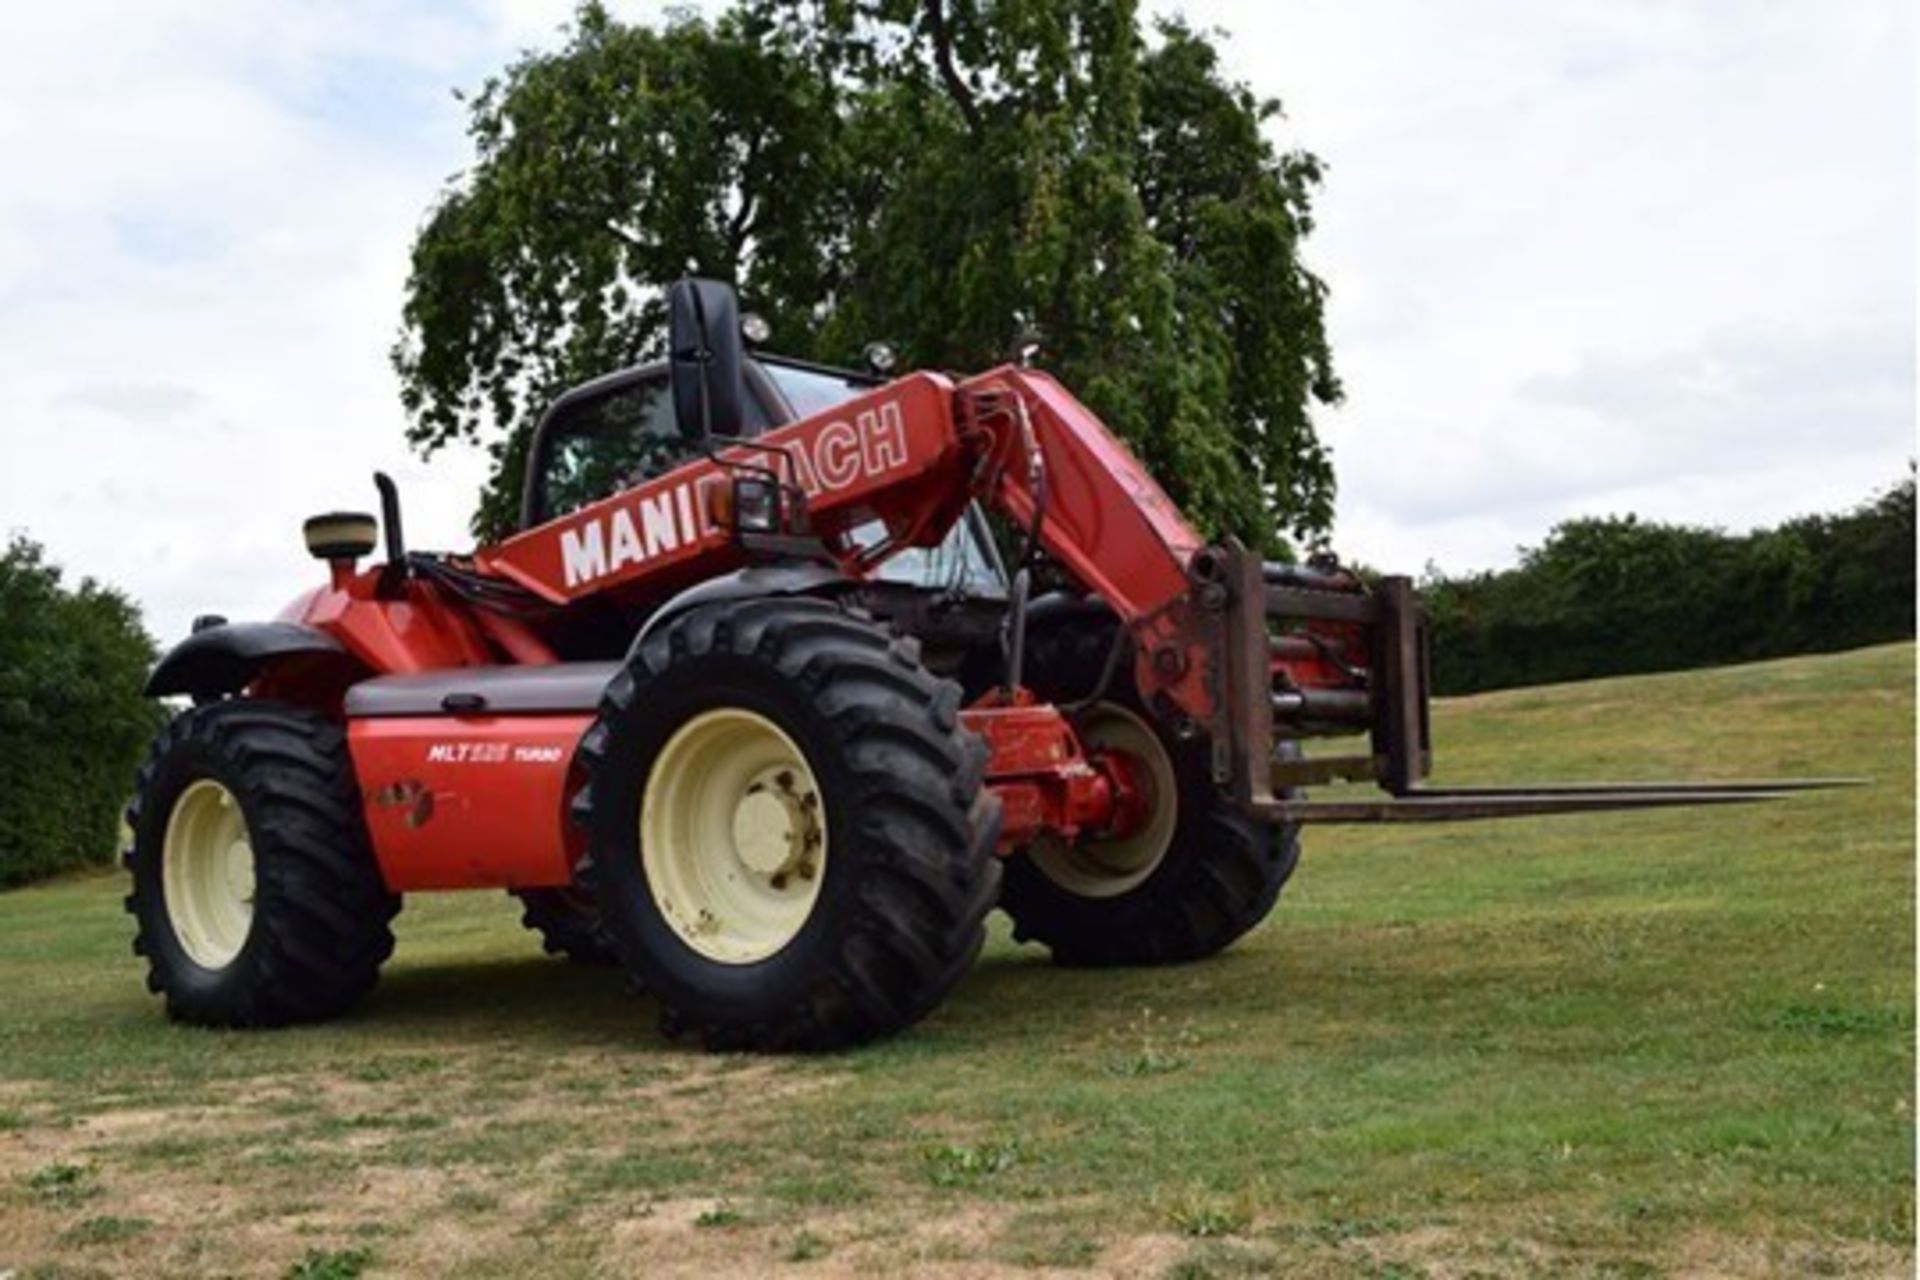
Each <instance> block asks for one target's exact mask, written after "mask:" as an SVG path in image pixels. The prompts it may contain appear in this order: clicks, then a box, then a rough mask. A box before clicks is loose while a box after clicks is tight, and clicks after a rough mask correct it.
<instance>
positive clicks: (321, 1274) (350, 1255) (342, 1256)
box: [287, 1249, 373, 1280]
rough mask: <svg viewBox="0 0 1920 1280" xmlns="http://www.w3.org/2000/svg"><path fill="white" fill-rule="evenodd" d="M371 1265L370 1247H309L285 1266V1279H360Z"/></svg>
mask: <svg viewBox="0 0 1920 1280" xmlns="http://www.w3.org/2000/svg"><path fill="white" fill-rule="evenodd" d="M372 1265H373V1250H371V1249H309V1250H307V1251H306V1252H305V1253H303V1254H301V1255H300V1260H299V1261H298V1262H296V1263H294V1264H293V1265H292V1266H291V1267H289V1268H287V1280H360V1277H361V1276H363V1275H365V1274H366V1272H367V1268H368V1267H370V1266H372Z"/></svg>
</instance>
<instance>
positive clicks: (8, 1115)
mask: <svg viewBox="0 0 1920 1280" xmlns="http://www.w3.org/2000/svg"><path fill="white" fill-rule="evenodd" d="M26 1127H27V1118H26V1117H25V1116H23V1115H21V1114H20V1113H19V1112H18V1111H0V1133H18V1132H19V1131H20V1130H22V1129H24V1128H26Z"/></svg>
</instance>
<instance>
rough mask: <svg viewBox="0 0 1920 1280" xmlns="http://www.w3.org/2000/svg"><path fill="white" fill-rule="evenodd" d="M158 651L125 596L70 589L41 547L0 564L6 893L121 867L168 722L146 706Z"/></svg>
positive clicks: (0, 849)
mask: <svg viewBox="0 0 1920 1280" xmlns="http://www.w3.org/2000/svg"><path fill="white" fill-rule="evenodd" d="M153 659H154V647H153V641H152V640H151V639H150V638H149V637H148V636H147V633H146V631H145V630H143V629H142V627H141V625H140V613H139V610H138V609H136V608H135V607H134V606H133V605H132V604H131V603H129V602H128V600H127V599H126V597H124V596H122V595H121V594H120V593H119V592H117V591H114V590H112V589H111V588H108V587H102V586H100V585H98V584H97V583H95V582H94V581H93V580H92V579H85V580H83V581H82V582H81V583H80V585H79V586H78V587H77V588H72V589H69V588H67V587H65V586H63V585H62V583H61V576H60V570H59V569H57V568H55V567H54V566H53V565H50V564H48V563H47V562H46V558H45V554H44V553H43V552H42V550H41V549H40V547H39V546H37V545H36V544H34V543H32V542H30V541H28V540H27V539H26V538H24V537H20V536H17V535H16V536H15V537H14V538H13V539H12V541H11V542H9V543H8V544H7V548H6V553H5V554H4V555H3V556H0V888H7V887H10V886H13V885H19V884H24V883H26V882H27V881H29V880H36V879H39V878H41V877H43V876H48V875H52V874H54V873H55V872H59V871H65V870H68V869H70V868H74V867H83V866H89V865H98V864H101V863H106V862H109V861H111V860H112V858H113V855H114V851H115V849H116V848H117V846H118V839H117V833H118V825H119V819H120V811H121V809H122V807H123V806H124V805H125V804H126V801H127V797H128V795H129V794H130V792H131V790H132V786H133V774H134V770H135V768H137V767H138V765H139V763H140V755H141V753H142V752H143V751H144V750H145V749H146V746H147V742H148V739H149V738H151V736H152V735H153V732H154V730H155V729H156V728H157V727H158V725H159V723H160V721H161V718H162V717H163V715H164V714H165V713H164V712H163V711H162V709H161V708H160V707H159V706H157V705H156V704H154V703H152V702H149V701H148V700H146V699H145V698H142V697H141V696H140V686H141V684H142V682H143V681H145V679H146V674H147V669H148V668H149V666H151V665H152V662H153Z"/></svg>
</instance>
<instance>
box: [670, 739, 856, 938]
mask: <svg viewBox="0 0 1920 1280" xmlns="http://www.w3.org/2000/svg"><path fill="white" fill-rule="evenodd" d="M640 855H641V862H642V864H643V867H644V869H645V871H646V877H647V887H648V889H649V891H650V892H651V893H652V896H653V900H654V904H655V905H656V906H657V907H658V908H659V909H660V914H661V916H662V917H664V918H665V920H666V922H667V924H668V925H669V926H671V927H672V929H673V930H674V932H675V933H677V934H678V935H679V936H680V938H681V940H682V941H683V942H685V943H686V944H687V945H688V946H690V947H691V948H692V949H693V950H694V951H696V952H698V953H699V954H700V955H702V956H704V957H706V958H707V959H709V960H716V961H720V962H721V963H725V964H751V963H754V962H755V961H758V960H764V959H766V958H767V957H768V956H771V955H773V954H774V953H775V952H777V951H779V950H780V949H781V948H783V947H785V946H786V945H787V944H788V943H790V942H792V941H793V939H794V938H795V937H796V936H798V934H799V932H800V930H801V929H802V928H803V927H804V926H805V924H806V922H807V920H808V918H809V917H810V916H811V914H812V912H813V906H814V903H815V901H816V900H817V899H818V898H819V894H820V880H821V874H822V872H823V871H824V869H825V866H826V856H827V828H826V814H825V806H824V805H823V803H822V800H821V792H820V786H819V783H818V782H817V781H815V779H814V776H813V772H812V770H811V768H809V766H808V764H807V759H806V756H805V754H804V753H803V752H802V751H801V750H800V748H799V746H798V745H797V744H796V743H795V742H794V741H793V739H792V738H790V737H789V736H788V735H787V734H786V732H785V731H784V730H782V729H781V728H780V727H779V726H778V725H776V724H775V723H773V721H771V720H769V719H767V718H766V717H765V716H762V715H760V714H758V713H756V712H752V711H748V710H746V709H745V708H741V707H724V708H717V709H715V710H712V711H705V712H702V713H700V714H699V715H696V716H694V717H693V718H692V719H690V720H688V721H687V722H686V723H685V724H683V725H681V726H680V728H679V729H678V730H676V731H675V732H674V734H673V735H672V736H671V737H670V738H668V740H667V742H666V744H665V745H664V746H663V747H661V748H660V752H659V754H658V755H657V756H656V757H655V758H654V762H653V766H652V769H651V770H650V772H649V774H648V778H647V785H646V791H645V794H644V796H643V797H642V799H641V804H640Z"/></svg>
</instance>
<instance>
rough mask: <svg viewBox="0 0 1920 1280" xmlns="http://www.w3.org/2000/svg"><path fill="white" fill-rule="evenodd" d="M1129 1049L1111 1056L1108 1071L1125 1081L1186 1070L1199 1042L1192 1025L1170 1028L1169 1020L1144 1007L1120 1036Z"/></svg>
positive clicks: (1108, 1059)
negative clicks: (1193, 1050)
mask: <svg viewBox="0 0 1920 1280" xmlns="http://www.w3.org/2000/svg"><path fill="white" fill-rule="evenodd" d="M1120 1038H1121V1039H1122V1040H1123V1041H1124V1042H1125V1043H1126V1045H1127V1047H1126V1048H1125V1049H1124V1050H1122V1051H1120V1052H1118V1053H1114V1054H1111V1055H1109V1056H1108V1058H1107V1060H1106V1072H1107V1074H1108V1075H1110V1076H1119V1077H1121V1078H1122V1079H1137V1078H1138V1077H1140V1076H1162V1075H1166V1074H1168V1073H1169V1072H1174V1071H1180V1070H1183V1069H1185V1067H1186V1066H1187V1064H1188V1063H1189V1062H1190V1061H1191V1060H1192V1057H1191V1052H1190V1051H1191V1050H1192V1049H1193V1048H1194V1047H1195V1046H1197V1045H1198V1044H1199V1043H1200V1038H1199V1036H1198V1035H1197V1034H1195V1032H1194V1030H1193V1027H1192V1025H1191V1024H1186V1025H1182V1026H1180V1027H1175V1028H1169V1026H1168V1025H1167V1020H1166V1019H1165V1018H1163V1017H1159V1016H1157V1015H1156V1014H1155V1013H1154V1012H1153V1010H1152V1009H1149V1008H1143V1009H1141V1010H1140V1016H1139V1017H1138V1018H1135V1019H1134V1020H1133V1021H1132V1022H1129V1023H1128V1024H1127V1026H1126V1030H1125V1031H1124V1033H1122V1035H1121V1037H1120Z"/></svg>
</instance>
